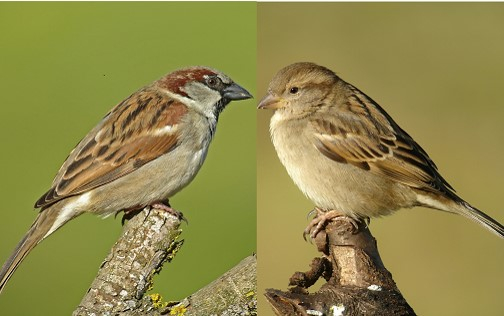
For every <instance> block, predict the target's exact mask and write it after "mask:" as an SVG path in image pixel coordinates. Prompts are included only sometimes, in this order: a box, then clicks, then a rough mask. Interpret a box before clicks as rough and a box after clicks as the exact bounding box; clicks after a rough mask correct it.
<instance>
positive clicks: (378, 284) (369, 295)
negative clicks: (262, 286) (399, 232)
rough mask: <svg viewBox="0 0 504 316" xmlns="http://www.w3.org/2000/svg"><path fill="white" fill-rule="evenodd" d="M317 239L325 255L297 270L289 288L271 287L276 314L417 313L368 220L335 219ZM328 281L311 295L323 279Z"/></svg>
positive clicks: (269, 297) (269, 296)
mask: <svg viewBox="0 0 504 316" xmlns="http://www.w3.org/2000/svg"><path fill="white" fill-rule="evenodd" d="M315 243H316V245H317V248H318V250H319V251H321V252H322V253H323V254H324V256H323V257H321V258H315V259H313V261H312V263H311V269H310V270H309V271H307V272H304V273H302V272H296V273H295V274H294V275H293V276H292V277H291V279H290V284H289V285H290V286H291V288H290V289H289V291H288V292H282V291H280V290H275V289H267V290H266V294H265V295H266V298H267V299H268V301H269V303H270V304H271V306H272V308H273V310H274V311H275V313H276V314H277V315H280V316H283V315H289V316H293V315H320V316H322V315H415V313H414V311H413V309H412V308H411V307H410V306H409V305H408V303H407V302H406V300H405V299H404V298H403V296H402V295H401V293H400V291H399V289H398V288H397V286H396V284H395V282H394V280H393V279H392V275H391V274H390V272H389V271H388V270H387V269H386V268H385V266H384V265H383V262H382V261H381V258H380V255H379V253H378V249H377V246H376V240H375V239H374V237H373V236H372V235H371V232H370V231H369V229H368V227H367V225H366V224H365V223H359V226H358V228H355V227H354V226H353V225H352V224H351V223H350V222H348V221H345V220H335V221H332V222H330V223H329V224H328V225H327V227H326V228H325V230H323V231H321V232H320V233H319V234H318V235H317V237H316V239H315ZM321 277H322V278H324V279H325V280H326V283H325V284H324V285H323V286H322V287H321V288H320V290H319V291H317V292H315V293H312V294H310V293H309V292H308V288H309V287H310V286H312V285H313V284H314V283H315V282H316V281H317V280H318V279H319V278H321Z"/></svg>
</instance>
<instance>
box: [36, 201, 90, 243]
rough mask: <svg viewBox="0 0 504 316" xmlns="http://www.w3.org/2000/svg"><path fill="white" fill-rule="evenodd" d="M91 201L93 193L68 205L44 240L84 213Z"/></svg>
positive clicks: (62, 210)
mask: <svg viewBox="0 0 504 316" xmlns="http://www.w3.org/2000/svg"><path fill="white" fill-rule="evenodd" d="M90 200H91V192H86V193H84V194H82V195H81V196H79V198H77V200H75V201H73V202H71V203H68V204H67V205H65V206H64V207H63V208H62V209H61V211H60V212H59V214H58V217H56V220H55V221H54V224H53V225H52V226H51V229H49V231H48V232H47V234H45V236H44V238H46V237H47V236H49V235H50V234H52V233H53V232H54V231H55V230H56V229H58V228H59V227H60V226H61V225H63V224H65V223H66V222H67V221H68V220H70V219H72V218H73V217H74V216H75V215H76V214H79V213H81V212H82V209H83V208H86V207H87V206H88V205H89V203H90Z"/></svg>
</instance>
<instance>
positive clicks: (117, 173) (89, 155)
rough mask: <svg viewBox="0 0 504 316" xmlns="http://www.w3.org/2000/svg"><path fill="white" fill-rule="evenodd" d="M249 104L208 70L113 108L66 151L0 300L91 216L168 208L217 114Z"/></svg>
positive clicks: (184, 72)
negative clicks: (32, 263) (28, 262)
mask: <svg viewBox="0 0 504 316" xmlns="http://www.w3.org/2000/svg"><path fill="white" fill-rule="evenodd" d="M249 98H252V95H251V94H250V93H249V92H248V91H247V90H245V89H244V88H243V87H241V86H240V85H238V84H237V83H235V82H234V81H233V80H232V79H231V78H230V77H228V76H227V75H225V74H224V73H222V72H220V71H218V70H215V69H212V68H210V67H205V66H193V67H187V68H182V69H178V70H175V71H173V72H171V73H168V74H167V75H165V76H163V77H162V78H160V79H159V80H157V81H154V82H153V83H151V84H149V85H147V86H145V87H143V88H141V89H139V90H138V91H136V92H134V93H133V94H131V95H130V96H129V97H127V98H126V99H124V100H123V101H122V102H120V103H119V104H117V105H116V106H115V107H114V108H112V110H111V111H110V112H108V114H106V115H105V117H104V118H103V119H102V120H101V121H100V122H99V123H98V125H96V126H95V127H94V128H93V129H92V130H91V131H90V132H89V133H88V134H87V135H86V136H85V137H84V138H83V139H82V140H81V141H80V142H79V143H78V144H77V146H76V147H75V148H74V149H73V150H72V151H71V153H70V155H69V156H68V158H67V159H66V160H65V162H64V163H63V165H62V166H61V168H60V169H59V171H58V173H57V175H56V177H55V178H54V181H53V182H52V186H51V187H50V189H49V190H48V191H47V192H46V193H45V194H44V195H42V196H41V197H40V199H38V200H37V201H36V203H35V208H39V209H40V212H39V213H38V216H37V217H36V219H35V221H34V222H33V224H32V226H31V228H30V229H29V230H28V232H27V233H26V234H25V235H24V237H23V238H22V239H21V241H20V242H19V244H18V245H17V246H16V248H15V250H14V252H13V253H12V255H11V256H10V257H9V258H8V259H7V261H6V262H5V264H4V265H3V267H2V269H1V270H0V292H1V291H2V290H3V289H4V287H5V285H6V284H7V282H8V281H9V279H10V278H11V277H12V275H13V273H14V272H15V271H16V269H17V267H18V266H19V264H20V263H21V262H22V261H23V259H24V258H25V257H26V256H27V255H28V254H29V253H30V251H31V250H32V249H33V248H34V247H35V246H36V245H37V244H39V243H40V242H41V241H42V240H44V239H45V238H47V237H48V236H49V235H51V234H52V233H54V232H55V231H56V230H57V229H59V228H60V227H62V226H63V225H64V224H65V223H67V222H68V221H70V220H71V219H73V218H76V217H77V216H79V215H81V214H83V213H85V212H88V213H93V214H97V215H100V216H103V217H105V216H108V215H111V214H114V213H117V212H120V211H122V210H124V211H127V212H129V211H132V210H139V209H143V208H144V207H147V206H152V207H157V208H161V209H164V210H166V211H168V212H174V213H177V212H178V211H176V210H174V209H172V208H171V207H170V206H169V204H167V203H165V201H168V199H169V198H171V197H172V196H173V195H174V194H176V193H177V192H178V191H180V190H181V189H183V188H184V187H185V186H186V185H188V184H189V183H190V182H191V181H192V180H193V178H194V177H195V176H196V174H197V173H198V171H199V169H200V167H201V166H202V164H203V162H204V160H205V158H206V155H207V151H208V147H209V145H210V142H211V140H212V138H213V137H214V134H215V131H216V126H217V121H218V118H219V114H220V113H221V112H222V111H223V110H224V108H225V107H226V106H227V105H228V104H229V103H230V102H231V101H235V100H245V99H249Z"/></svg>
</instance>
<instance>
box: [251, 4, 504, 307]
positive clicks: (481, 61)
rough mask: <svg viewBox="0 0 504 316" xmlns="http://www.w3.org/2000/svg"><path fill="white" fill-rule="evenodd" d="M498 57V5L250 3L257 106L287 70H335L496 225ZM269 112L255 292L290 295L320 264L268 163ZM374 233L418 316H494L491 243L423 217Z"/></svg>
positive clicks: (468, 226) (302, 217) (448, 219)
mask: <svg viewBox="0 0 504 316" xmlns="http://www.w3.org/2000/svg"><path fill="white" fill-rule="evenodd" d="M503 56H504V4H502V3H495V4H469V3H467V4H460V3H459V4H457V3H453V4H435V3H424V4H413V3H411V4H401V3H395V4H379V3H377V4H369V3H354V4H349V3H323V4H313V3H310V4H301V3H296V4H293V3H281V4H276V3H259V4H258V68H257V69H258V87H257V88H258V95H257V98H258V99H260V98H261V97H262V96H263V95H264V94H265V92H266V88H267V84H268V82H269V80H270V79H271V77H272V76H273V75H274V74H275V73H276V72H277V71H278V70H279V69H280V68H282V67H284V66H286V65H288V64H290V63H293V62H297V61H313V62H316V63H319V64H321V65H324V66H327V67H329V68H331V69H333V70H335V71H336V72H337V73H338V74H339V75H340V76H342V77H343V78H344V79H345V80H347V81H349V82H350V83H352V84H354V85H356V86H357V87H358V88H360V89H361V90H363V91H364V92H365V93H366V94H368V95H369V96H371V97H372V98H373V99H374V100H375V101H377V102H378V103H379V104H380V105H382V106H383V107H384V108H385V109H386V110H387V111H388V113H389V114H390V115H392V117H394V119H395V120H396V121H397V122H398V123H399V124H400V125H401V126H402V127H403V128H404V129H405V130H406V131H408V132H409V133H410V134H411V135H412V136H413V137H414V138H415V139H416V140H417V141H418V142H419V143H420V144H421V145H422V146H423V147H424V148H425V149H426V150H427V152H428V153H429V154H430V156H431V158H433V159H434V161H435V162H436V163H437V165H438V167H439V169H440V171H441V173H442V174H443V175H444V176H445V177H446V179H448V181H449V182H450V183H451V184H452V185H453V186H454V187H455V188H456V189H457V192H458V193H459V194H460V195H461V196H462V197H463V198H465V199H466V200H467V201H469V202H470V203H472V204H473V205H475V206H476V207H478V208H481V209H482V210H484V211H485V212H487V213H488V214H489V215H491V216H493V217H494V218H496V219H498V220H499V221H500V222H501V223H502V222H504V205H503V203H502V200H501V199H502V195H503V193H504V189H503V188H504V169H503V168H502V161H503V159H502V157H503V156H504V139H503V136H504V89H503V84H504V58H503ZM271 114H272V113H271V112H269V111H261V112H260V113H258V127H257V133H258V134H257V135H258V136H257V138H258V147H257V154H258V156H257V167H258V168H257V181H258V182H257V185H258V228H259V229H258V264H259V270H258V273H259V274H258V275H259V292H260V293H261V292H263V291H264V289H265V288H280V289H286V288H287V283H288V278H289V277H290V276H291V275H292V273H293V272H294V271H306V270H308V265H309V263H310V261H311V259H312V258H313V257H314V256H316V255H317V253H316V251H315V246H313V245H311V244H309V243H306V242H304V241H303V239H302V237H301V233H302V231H303V229H304V228H305V226H306V225H307V223H308V221H307V219H306V215H307V213H308V211H309V210H311V209H312V208H313V204H312V203H311V202H310V201H308V200H307V199H306V198H305V197H304V196H303V195H302V193H301V192H300V191H299V190H298V189H297V187H295V185H294V184H293V183H292V181H291V180H290V178H289V177H288V175H287V173H286V172H285V170H284V168H283V166H282V165H281V164H280V163H279V161H278V158H277V157H276V154H275V152H274V149H273V146H272V145H271V142H270V140H269V133H268V125H269V118H270V116H271ZM293 137H295V135H293ZM300 150H302V149H301V148H300ZM363 185H365V183H363ZM370 228H371V231H372V232H373V234H374V236H375V237H376V239H377V240H378V246H379V250H380V253H381V256H382V259H383V261H384V263H385V266H386V267H387V268H388V269H389V270H390V271H391V272H392V274H393V276H394V279H395V281H396V282H397V284H398V286H399V289H400V290H401V292H402V293H403V295H404V296H405V298H406V299H407V300H408V302H409V303H410V304H411V306H412V307H413V308H414V309H415V311H416V312H417V313H418V314H419V315H445V316H446V315H502V312H503V311H504V300H503V296H502V293H504V252H503V250H504V249H503V240H501V239H500V238H498V237H497V236H495V235H493V234H490V233H489V232H488V231H486V230H484V229H482V228H481V227H480V226H478V225H476V224H474V223H473V222H471V221H469V220H467V219H465V218H463V217H461V216H455V215H450V214H445V213H442V212H437V211H433V210H428V209H423V208H415V209H412V210H402V211H399V212H398V213H396V214H395V215H393V216H389V217H387V218H383V219H375V220H372V221H371V226H370ZM259 306H260V311H259V315H261V316H266V315H273V313H272V312H271V309H270V308H269V307H268V306H267V303H266V302H265V301H264V300H261V301H260V304H259Z"/></svg>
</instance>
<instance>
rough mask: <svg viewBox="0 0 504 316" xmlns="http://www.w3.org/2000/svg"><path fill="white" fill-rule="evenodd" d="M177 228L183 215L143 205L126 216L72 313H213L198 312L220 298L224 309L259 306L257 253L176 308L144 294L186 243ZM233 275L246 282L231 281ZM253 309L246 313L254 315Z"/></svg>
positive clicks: (157, 297) (233, 277)
mask: <svg viewBox="0 0 504 316" xmlns="http://www.w3.org/2000/svg"><path fill="white" fill-rule="evenodd" d="M179 227H180V219H178V218H177V217H176V216H173V215H171V214H169V213H168V212H166V211H164V210H158V209H150V208H145V209H144V210H142V211H140V212H139V213H138V214H136V215H135V216H133V217H132V218H131V219H130V220H128V221H127V222H126V223H125V224H124V228H123V232H122V235H121V236H120V237H119V239H118V241H117V242H116V243H115V245H114V246H113V247H112V249H111V251H110V253H109V254H108V256H107V257H106V259H105V261H104V262H103V263H102V265H101V266H100V269H99V271H98V275H97V276H96V278H95V279H94V281H93V283H92V284H91V287H90V289H89V290H88V291H87V293H86V295H85V296H84V298H83V299H82V301H81V303H80V304H79V306H78V307H77V309H76V310H75V311H74V313H73V315H117V314H120V315H165V314H170V315H211V314H210V313H209V314H207V313H206V312H204V313H203V314H201V313H199V312H198V308H200V307H199V306H205V303H204V302H205V301H214V302H220V306H219V307H220V308H221V309H222V308H224V310H225V309H226V308H232V307H233V306H234V305H233V304H237V303H242V304H243V303H244V302H246V304H245V305H247V306H251V311H252V312H253V311H254V310H256V308H255V302H256V295H255V293H256V290H255V289H256V282H255V280H256V276H255V264H256V263H255V256H251V257H249V258H247V259H245V260H243V261H242V262H241V263H240V264H239V265H237V266H236V267H235V268H233V269H231V270H230V271H228V272H227V273H226V274H225V275H224V276H222V277H221V278H222V279H223V280H227V281H225V282H219V286H218V287H215V286H214V289H213V290H211V291H207V292H205V291H204V289H206V288H208V287H210V286H212V284H210V285H208V286H207V287H205V288H204V289H202V290H200V291H198V292H197V293H195V294H194V295H193V296H191V297H190V298H187V299H184V300H183V301H182V302H181V303H180V304H178V305H176V306H170V307H166V306H164V304H162V303H161V302H160V298H159V296H156V295H145V293H146V292H147V291H148V290H149V289H150V288H151V287H152V278H153V276H154V274H155V273H158V272H159V271H160V270H161V268H162V267H163V264H165V263H166V262H170V261H171V260H172V259H173V258H174V256H175V255H176V253H177V251H178V250H179V249H180V247H181V246H182V244H183V240H179V236H180V234H181V230H180V229H179ZM250 258H252V259H250ZM221 278H219V279H218V280H220V279H221ZM235 278H236V279H240V280H243V282H238V283H236V282H234V283H232V282H231V283H230V281H229V280H235ZM216 282H217V281H216ZM214 283H215V282H214ZM225 284H227V285H225ZM201 291H203V292H201ZM200 292H201V293H200ZM247 293H253V295H250V296H248V295H247ZM223 296H225V297H226V298H227V299H226V300H225V301H223V300H222V299H221V297H223ZM201 308H203V307H201ZM205 308H206V307H205ZM205 310H206V309H205ZM252 312H251V313H250V314H248V315H254V314H253V313H252ZM244 315H247V314H244Z"/></svg>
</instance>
